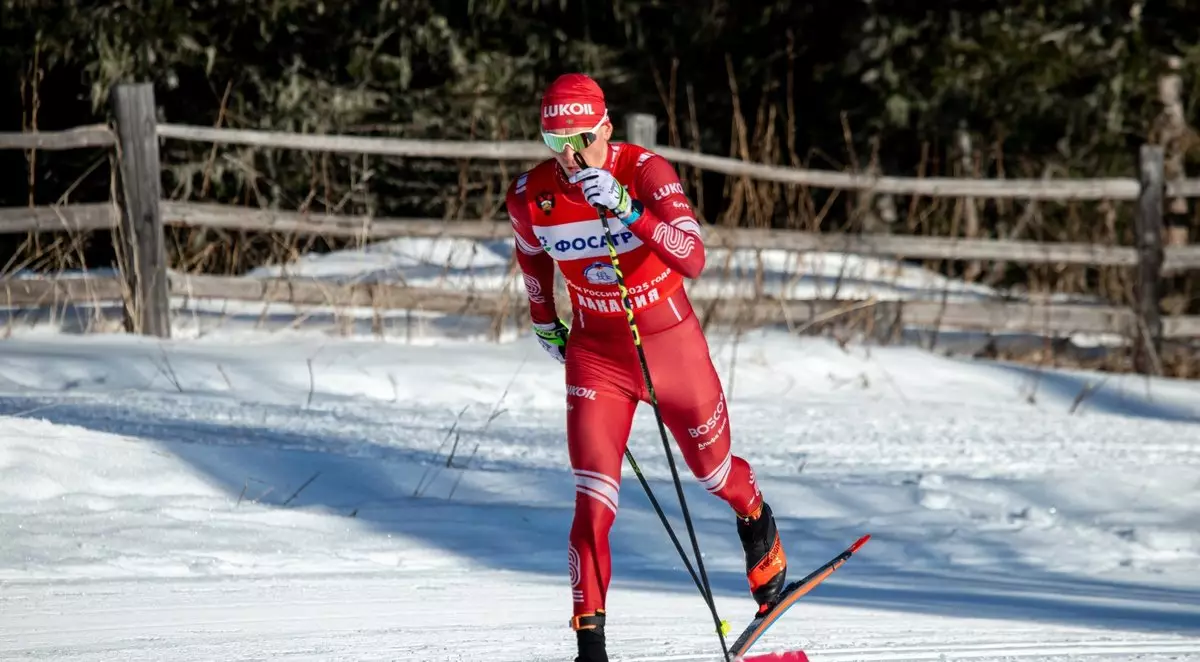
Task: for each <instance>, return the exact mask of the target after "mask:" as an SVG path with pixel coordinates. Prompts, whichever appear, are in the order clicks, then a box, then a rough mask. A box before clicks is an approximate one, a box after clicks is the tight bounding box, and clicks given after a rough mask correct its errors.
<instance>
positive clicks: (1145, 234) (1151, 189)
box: [1133, 145, 1165, 374]
mask: <svg viewBox="0 0 1200 662" xmlns="http://www.w3.org/2000/svg"><path fill="white" fill-rule="evenodd" d="M1138 161H1139V168H1138V171H1139V173H1140V176H1139V180H1140V184H1141V194H1140V195H1139V196H1138V201H1137V209H1136V211H1135V213H1134V225H1135V230H1136V233H1137V252H1138V275H1137V290H1136V300H1137V316H1136V317H1137V329H1136V333H1135V334H1134V348H1133V365H1134V369H1135V370H1137V371H1138V372H1139V373H1142V374H1158V373H1159V372H1160V370H1159V362H1158V357H1159V356H1160V353H1161V351H1162V331H1163V327H1162V317H1161V315H1160V313H1159V304H1160V302H1161V301H1162V265H1163V243H1162V239H1163V197H1164V193H1165V183H1164V179H1163V148H1162V146H1161V145H1142V148H1141V152H1140V154H1139V159H1138Z"/></svg>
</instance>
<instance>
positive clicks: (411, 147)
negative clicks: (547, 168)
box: [158, 124, 1200, 200]
mask: <svg viewBox="0 0 1200 662" xmlns="http://www.w3.org/2000/svg"><path fill="white" fill-rule="evenodd" d="M158 135H159V136H160V137H163V138H173V139H178V140H188V141H195V142H205V143H216V144H230V145H248V146H255V147H272V148H279V149H297V150H305V151H314V152H340V153H347V154H375V155H387V156H410V157H427V158H443V159H492V160H516V161H540V160H542V159H546V158H549V157H550V152H549V151H548V150H547V149H546V146H545V145H543V144H542V143H540V142H537V141H529V140H504V141H496V140H411V139H400V138H381V137H367V136H346V135H314V134H299V133H289V132H284V131H255V130H248V129H221V128H214V127H205V126H190V125H183V124H160V125H158ZM654 151H656V152H657V153H659V154H661V155H662V156H663V157H665V158H667V159H668V160H670V161H673V162H675V163H677V164H686V165H690V166H693V167H696V168H700V169H702V170H708V171H711V172H719V173H722V174H726V175H734V176H738V177H748V178H750V179H754V180H758V181H764V182H777V183H780V184H796V185H800V186H810V187H816V188H828V189H839V190H857V191H869V192H872V193H893V194H897V195H923V196H926V197H944V198H961V197H975V198H993V199H996V198H1020V199H1024V200H1136V199H1137V198H1138V194H1139V192H1140V191H1141V186H1140V185H1139V182H1138V180H1137V179H1135V178H1123V177H1117V178H1108V179H956V178H950V177H885V176H870V175H862V174H854V173H845V172H835V171H829V170H809V169H806V168H792V167H785V166H772V165H766V164H760V163H750V162H746V161H740V160H738V159H733V158H729V157H727V156H715V155H711V154H702V153H699V152H693V151H689V150H685V149H679V148H677V147H667V146H655V147H654ZM1166 189H1167V191H1166V192H1167V195H1170V196H1176V197H1192V198H1195V197H1200V179H1196V180H1182V181H1172V182H1167V184H1166Z"/></svg>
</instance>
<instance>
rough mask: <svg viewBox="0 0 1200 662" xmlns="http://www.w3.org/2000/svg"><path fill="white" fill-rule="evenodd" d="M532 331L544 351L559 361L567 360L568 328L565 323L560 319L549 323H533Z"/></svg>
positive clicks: (564, 361)
mask: <svg viewBox="0 0 1200 662" xmlns="http://www.w3.org/2000/svg"><path fill="white" fill-rule="evenodd" d="M533 333H534V335H536V336H537V341H538V344H540V345H541V346H542V349H544V350H546V353H547V354H549V355H550V356H552V357H554V358H555V359H557V360H558V362H559V363H566V362H567V337H568V336H569V335H570V333H571V332H570V330H569V329H568V328H567V325H565V324H563V323H562V320H555V321H554V322H551V323H549V324H538V323H537V322H534V323H533Z"/></svg>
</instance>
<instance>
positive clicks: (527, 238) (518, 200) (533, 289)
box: [505, 182, 558, 324]
mask: <svg viewBox="0 0 1200 662" xmlns="http://www.w3.org/2000/svg"><path fill="white" fill-rule="evenodd" d="M517 188H518V187H517V183H516V182H514V183H513V185H512V186H510V187H509V189H508V195H507V196H506V197H505V205H506V206H507V207H508V217H509V219H510V220H511V221H512V227H513V235H514V236H515V238H516V250H517V263H518V264H519V265H520V267H521V273H522V276H523V277H524V280H525V294H526V296H528V297H529V317H530V319H531V320H532V321H533V323H534V324H553V323H555V322H557V321H558V312H557V309H556V308H555V305H554V259H553V258H551V257H550V255H549V254H547V253H546V251H544V250H542V246H541V242H540V241H538V238H537V235H535V234H534V233H533V224H532V223H531V222H530V220H529V206H528V205H527V204H525V199H524V192H523V191H522V192H518V191H517Z"/></svg>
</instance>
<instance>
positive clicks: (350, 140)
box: [0, 84, 1200, 372]
mask: <svg viewBox="0 0 1200 662" xmlns="http://www.w3.org/2000/svg"><path fill="white" fill-rule="evenodd" d="M110 103H111V108H112V111H113V113H112V114H113V117H114V122H113V124H112V126H111V127H110V126H109V125H97V126H87V127H79V128H76V129H71V130H68V131H58V132H36V133H0V149H23V150H29V149H38V150H65V149H79V148H94V147H105V148H115V149H116V150H117V157H118V162H119V164H120V167H119V179H120V186H119V187H118V188H117V190H118V195H117V199H115V200H112V201H110V202H109V203H93V204H76V205H55V206H44V207H27V208H7V209H0V232H5V233H16V232H32V231H37V232H49V231H86V230H100V229H106V230H107V229H113V230H116V231H117V232H116V237H117V239H116V241H115V242H114V243H115V246H116V248H117V253H118V257H119V261H120V265H121V269H120V271H121V273H122V277H121V278H119V279H106V278H89V279H11V278H10V279H6V280H5V281H4V283H3V291H0V300H4V301H6V302H7V305H9V306H38V305H45V304H46V303H48V302H51V301H53V302H55V303H60V304H61V303H64V302H94V301H98V300H112V301H121V302H123V303H124V307H125V310H126V313H127V314H126V328H127V329H128V330H130V331H131V332H134V333H141V334H147V335H153V336H158V337H167V336H169V334H170V324H169V322H170V310H169V306H168V297H169V296H172V295H180V296H189V297H193V298H220V299H233V300H249V301H269V302H284V303H291V304H296V305H335V306H338V305H371V306H381V307H385V308H423V309H426V310H431V311H437V312H473V313H481V314H489V313H493V312H496V311H499V310H502V309H504V308H505V307H512V306H514V305H516V306H519V305H521V304H519V303H516V302H514V301H512V300H511V298H510V297H507V296H505V295H504V294H503V293H500V292H462V291H453V290H442V289H421V288H416V287H405V286H397V285H383V284H372V285H330V284H327V283H323V282H319V281H315V280H311V281H306V280H298V279H296V278H287V279H279V278H266V279H257V278H255V279H251V278H235V277H221V276H204V275H192V276H181V277H171V276H169V275H168V272H167V268H166V267H167V265H166V257H165V255H166V253H165V250H164V239H163V228H164V226H165V225H180V226H192V227H215V228H231V229H239V230H271V231H286V232H290V233H294V234H322V235H327V236H343V237H359V238H361V239H363V240H374V239H384V238H391V237H414V236H421V237H456V238H470V239H508V238H510V237H511V230H510V228H509V225H508V223H507V222H496V221H494V220H480V221H465V222H464V221H458V222H447V221H442V220H434V219H398V218H377V217H357V216H348V215H313V214H301V213H297V212H287V211H269V210H261V209H253V208H244V207H237V206H230V205H220V204H194V203H179V202H172V201H168V200H163V199H162V191H161V184H160V181H161V164H160V163H159V142H160V141H161V140H168V139H169V140H186V141H201V142H211V143H221V144H240V145H254V146H260V147H272V148H283V149H299V150H311V151H320V152H340V153H352V154H377V155H394V156H408V157H431V158H447V159H482V160H515V161H524V162H533V161H537V160H541V159H543V158H545V157H546V151H545V149H544V147H543V146H542V145H541V144H540V143H538V142H531V141H452V140H406V139H395V138H374V137H357V136H337V135H301V134H293V133H281V132H267V131H248V130H235V129H218V128H210V127H201V126H183V125H176V124H169V123H158V122H157V121H156V115H155V102H154V93H153V89H152V87H151V86H150V85H149V84H136V85H119V86H116V87H114V89H113V90H112V93H111V98H110ZM627 121H628V124H627V127H628V133H629V135H630V136H631V140H632V141H634V142H639V143H641V144H649V145H652V144H653V141H654V139H653V137H654V133H655V130H654V125H655V121H654V118H653V117H651V116H646V115H631V116H630V117H629V118H628V120H627ZM655 149H656V151H657V152H659V153H661V154H662V155H663V156H665V157H667V158H668V159H671V160H673V161H674V162H676V163H678V164H686V165H690V166H694V167H696V168H699V169H703V170H708V171H714V172H720V173H724V174H727V175H735V176H745V177H748V178H751V179H754V180H760V181H771V182H779V183H784V184H799V185H804V186H808V187H816V188H828V189H843V190H856V191H863V192H868V193H892V194H904V195H921V196H927V197H944V198H1012V199H1024V200H1057V201H1062V200H1113V201H1131V202H1134V204H1135V205H1136V206H1135V220H1136V225H1137V228H1136V236H1137V242H1136V245H1134V246H1109V245H1099V244H1079V243H1043V242H1032V241H1016V240H997V239H961V238H948V237H941V238H939V237H916V236H900V235H851V234H819V233H810V232H796V231H787V230H774V229H749V228H725V227H716V226H709V227H707V228H705V233H706V235H705V237H706V243H707V245H709V246H710V247H713V248H730V249H784V250H790V251H837V252H842V253H850V254H859V255H869V256H879V257H892V258H923V259H943V260H990V261H997V262H1012V263H1024V264H1056V265H1063V264H1075V265H1092V266H1113V267H1127V268H1130V269H1134V270H1135V272H1136V276H1137V277H1136V282H1137V287H1136V292H1135V295H1136V296H1135V305H1134V306H1133V307H1125V306H1106V305H1084V304H1061V303H1050V302H1007V301H986V302H963V301H944V302H929V301H906V302H884V303H879V304H876V305H875V308H877V311H876V317H878V318H879V319H886V320H888V323H889V324H893V325H900V324H902V325H917V326H942V325H944V326H953V327H958V328H968V329H978V330H984V331H1021V332H1028V333H1041V334H1065V333H1071V332H1080V333H1119V334H1122V335H1126V336H1127V337H1131V338H1134V340H1135V343H1134V349H1135V357H1136V365H1137V368H1138V369H1139V370H1140V371H1142V372H1155V371H1157V368H1156V359H1155V357H1156V356H1157V352H1158V351H1159V349H1160V348H1161V342H1162V339H1163V338H1164V337H1166V338H1190V337H1196V336H1200V316H1174V317H1168V318H1166V319H1163V318H1161V317H1160V312H1159V306H1160V303H1159V302H1160V300H1161V299H1162V295H1163V291H1162V288H1163V285H1162V283H1163V276H1164V275H1168V274H1173V273H1179V272H1185V271H1191V270H1196V269H1200V246H1169V247H1165V248H1164V246H1163V222H1162V214H1163V199H1164V196H1171V197H1181V198H1196V197H1200V180H1176V181H1169V182H1166V181H1164V176H1163V150H1162V148H1161V147H1159V146H1155V145H1144V146H1143V147H1142V148H1141V151H1140V168H1139V172H1138V173H1137V176H1136V177H1129V178H1109V179H1059V180H1049V179H1005V180H981V179H956V178H904V177H885V176H870V175H863V174H856V173H845V172H831V171H821V170H810V169H801V168H789V167H777V166H768V165H762V164H755V163H748V162H745V161H740V160H737V159H732V158H727V157H720V156H712V155H707V154H700V153H696V152H692V151H687V150H681V149H676V148H671V147H665V146H655ZM699 305H700V306H701V307H704V308H706V309H707V310H708V311H709V313H710V314H711V315H712V316H713V317H714V318H715V319H717V320H737V321H746V320H752V321H755V322H771V321H784V320H786V321H788V322H798V323H804V322H806V321H815V320H820V319H823V318H825V317H827V316H829V315H832V314H836V312H837V311H838V310H839V309H841V308H844V307H846V306H847V305H848V304H847V302H845V301H828V300H812V301H807V300H804V301H802V300H788V299H785V300H771V299H759V300H756V301H752V302H745V301H729V300H713V301H700V302H699ZM881 314H882V316H880V315H881Z"/></svg>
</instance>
